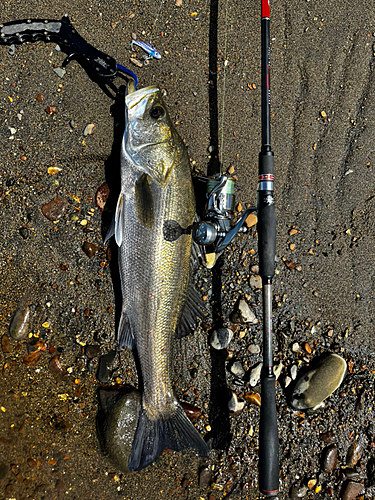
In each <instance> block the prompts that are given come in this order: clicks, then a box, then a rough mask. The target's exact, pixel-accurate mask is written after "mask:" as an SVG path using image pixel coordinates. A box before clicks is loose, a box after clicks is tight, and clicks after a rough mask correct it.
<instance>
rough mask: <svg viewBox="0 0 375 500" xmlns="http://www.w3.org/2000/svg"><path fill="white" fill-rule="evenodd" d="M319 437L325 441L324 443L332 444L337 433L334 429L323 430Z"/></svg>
mask: <svg viewBox="0 0 375 500" xmlns="http://www.w3.org/2000/svg"><path fill="white" fill-rule="evenodd" d="M319 438H320V439H321V440H322V441H324V443H327V444H331V443H333V442H334V441H335V440H336V436H335V433H334V432H333V431H327V432H322V433H321V434H320V435H319Z"/></svg>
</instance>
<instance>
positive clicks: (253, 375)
mask: <svg viewBox="0 0 375 500" xmlns="http://www.w3.org/2000/svg"><path fill="white" fill-rule="evenodd" d="M262 367H263V363H258V364H257V365H255V366H254V367H253V368H252V369H251V370H250V374H249V375H250V378H249V382H250V385H251V387H255V386H256V385H257V383H258V382H259V380H260V373H261V371H262Z"/></svg>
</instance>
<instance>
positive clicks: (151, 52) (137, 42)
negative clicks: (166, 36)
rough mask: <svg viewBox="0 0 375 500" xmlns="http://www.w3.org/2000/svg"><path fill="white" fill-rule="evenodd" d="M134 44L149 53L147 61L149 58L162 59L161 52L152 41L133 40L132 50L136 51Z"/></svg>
mask: <svg viewBox="0 0 375 500" xmlns="http://www.w3.org/2000/svg"><path fill="white" fill-rule="evenodd" d="M133 45H136V46H137V47H140V48H141V49H142V50H144V51H145V52H146V54H148V57H146V61H147V60H148V59H161V54H160V52H158V51H157V50H156V49H155V47H154V46H153V45H151V43H147V42H141V41H140V40H132V43H131V45H130V48H131V50H133V51H134V48H133Z"/></svg>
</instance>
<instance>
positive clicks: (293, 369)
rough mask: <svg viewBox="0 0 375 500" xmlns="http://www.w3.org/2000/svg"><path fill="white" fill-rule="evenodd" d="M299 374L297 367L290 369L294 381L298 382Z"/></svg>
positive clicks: (293, 366)
mask: <svg viewBox="0 0 375 500" xmlns="http://www.w3.org/2000/svg"><path fill="white" fill-rule="evenodd" d="M297 372H298V368H297V365H292V366H291V367H290V376H291V377H292V380H296V378H297Z"/></svg>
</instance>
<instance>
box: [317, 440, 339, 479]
mask: <svg viewBox="0 0 375 500" xmlns="http://www.w3.org/2000/svg"><path fill="white" fill-rule="evenodd" d="M321 462H322V469H323V470H324V472H328V473H329V474H330V473H331V472H333V471H334V470H335V469H336V466H337V446H336V445H335V444H330V445H329V446H327V447H326V448H324V450H323V451H322V455H321Z"/></svg>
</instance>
